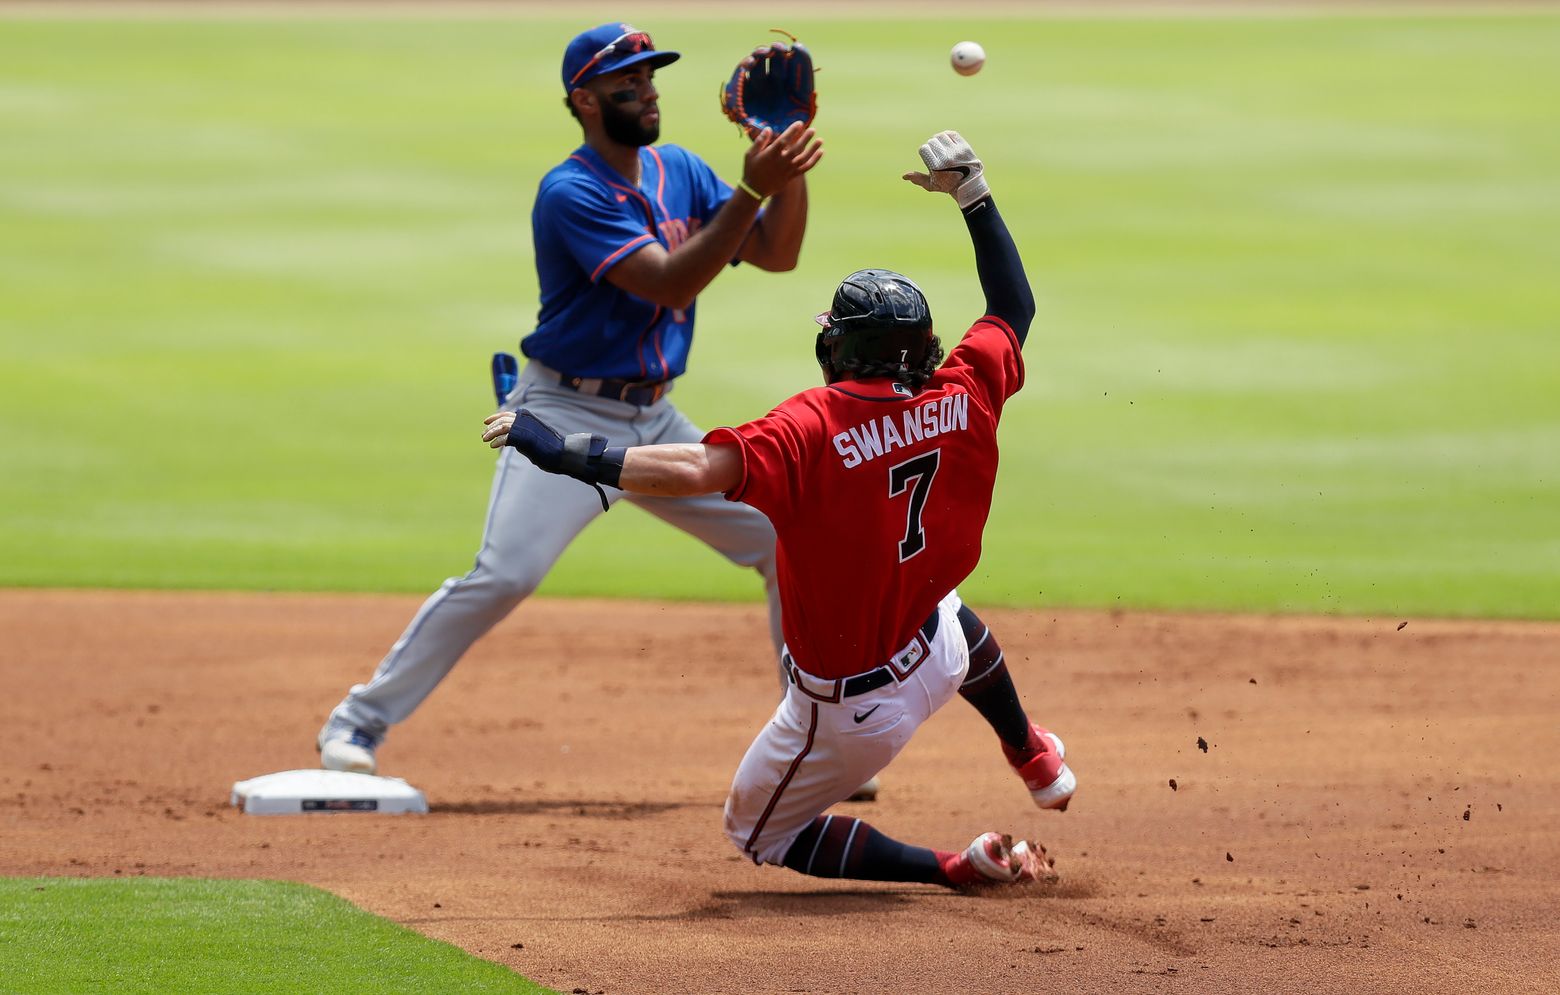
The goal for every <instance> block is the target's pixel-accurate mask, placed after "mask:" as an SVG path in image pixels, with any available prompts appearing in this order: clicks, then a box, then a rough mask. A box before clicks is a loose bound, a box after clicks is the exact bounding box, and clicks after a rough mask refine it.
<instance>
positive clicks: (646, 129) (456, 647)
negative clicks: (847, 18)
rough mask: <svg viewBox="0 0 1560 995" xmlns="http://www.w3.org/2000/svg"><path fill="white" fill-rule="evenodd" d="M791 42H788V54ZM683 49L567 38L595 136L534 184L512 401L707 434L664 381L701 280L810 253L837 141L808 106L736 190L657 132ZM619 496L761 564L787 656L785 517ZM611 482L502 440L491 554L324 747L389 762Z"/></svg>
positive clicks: (603, 32)
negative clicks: (532, 302)
mask: <svg viewBox="0 0 1560 995" xmlns="http://www.w3.org/2000/svg"><path fill="white" fill-rule="evenodd" d="M783 48H784V47H783V46H775V47H774V53H773V54H774V55H775V57H776V58H777V59H778V58H780V57H781V56H780V53H781V51H782V49H783ZM763 51H766V52H767V51H769V49H765V50H763ZM759 54H760V53H755V55H759ZM678 57H679V56H678V53H677V52H668V51H660V50H657V49H656V48H655V46H654V45H653V44H652V42H651V40H650V36H649V35H648V34H646V33H644V32H642V31H638V30H636V29H635V28H633V27H631V26H629V25H627V24H621V23H610V24H603V25H601V26H599V27H596V28H592V29H591V30H589V31H586V32H584V33H582V34H580V35H578V36H577V37H575V38H574V39H573V40H572V41H571V42H569V45H568V47H567V48H566V49H565V51H564V56H563V88H564V93H565V95H566V96H565V101H566V103H567V106H568V109H569V112H570V113H571V114H573V116H574V117H575V118H576V120H578V122H579V124H580V126H581V128H582V129H583V131H584V137H585V141H584V144H582V145H581V146H580V147H579V148H577V149H575V150H574V151H573V152H572V153H570V155H569V156H568V158H566V159H565V160H564V161H563V162H562V163H560V164H559V165H558V166H557V167H555V168H554V169H553V170H552V171H550V172H549V173H548V174H547V175H546V176H545V177H543V178H542V182H541V186H540V189H539V190H538V192H537V196H536V206H535V209H534V210H533V212H532V216H531V226H532V234H533V237H534V240H535V244H536V269H537V277H538V281H539V283H540V289H541V308H540V311H539V313H538V315H537V325H536V329H535V331H533V332H531V333H530V334H529V335H527V336H525V338H524V339H523V340H522V341H521V345H520V348H521V351H522V352H523V353H524V354H525V356H526V357H527V358H528V359H529V362H528V364H527V365H526V367H525V368H524V370H523V371H522V372H521V373H520V376H519V379H518V383H517V384H516V385H515V387H514V389H513V390H512V391H510V392H509V394H508V396H507V397H506V398H505V400H504V403H503V405H502V406H503V407H504V408H506V409H509V410H513V409H515V408H518V407H520V406H522V405H523V406H524V407H526V408H527V409H529V410H531V411H533V412H536V413H537V414H538V415H543V416H545V417H546V418H547V420H548V421H549V422H550V423H551V424H554V425H557V426H560V427H561V428H563V429H564V430H566V431H569V432H591V433H599V434H602V435H607V436H610V437H611V438H621V439H633V440H634V441H636V442H638V443H643V444H649V443H673V442H698V441H699V440H700V439H701V438H703V437H704V432H703V431H702V430H701V429H699V428H696V427H694V425H693V424H692V423H691V422H689V421H688V419H687V418H684V417H683V415H682V414H681V413H680V412H678V410H677V409H676V408H675V407H673V406H672V404H671V402H670V401H669V400H668V397H667V395H668V394H669V393H670V391H671V389H672V386H673V384H674V382H675V381H676V378H677V377H678V376H680V375H681V374H682V373H683V371H684V369H685V368H686V366H687V361H688V349H689V346H690V344H691V343H692V340H693V326H694V312H695V298H696V297H697V296H698V294H699V292H700V291H702V290H703V289H704V288H705V287H706V286H708V285H709V283H710V281H712V280H713V279H714V278H715V277H716V275H717V274H719V273H720V272H721V271H722V270H723V269H724V268H725V267H726V266H727V265H729V264H732V263H735V262H746V263H750V264H752V265H754V266H757V267H759V268H760V269H764V270H769V271H773V272H779V271H784V270H789V269H792V268H794V267H795V265H796V259H797V255H798V253H799V251H800V249H801V244H802V235H803V232H804V231H805V229H806V225H807V188H806V185H805V182H804V180H803V175H804V174H805V173H807V172H808V170H810V169H812V167H813V166H814V165H816V164H817V162H818V160H819V158H821V157H822V155H823V147H822V143H821V142H819V141H818V139H817V138H816V136H815V134H814V132H813V130H812V129H811V128H809V127H806V126H805V125H804V124H803V123H800V122H797V123H793V124H791V125H790V126H789V127H787V128H785V129H784V130H783V131H781V132H779V133H778V134H777V133H776V132H775V131H774V130H772V129H764V130H761V131H759V132H758V133H757V134H756V135H755V136H754V138H753V142H752V144H751V146H750V147H749V148H748V150H747V152H746V154H745V155H744V157H743V161H742V178H741V181H740V182H739V183H738V184H737V186H736V188H735V189H733V188H732V187H731V186H729V185H727V184H726V183H725V182H724V181H722V180H721V178H720V177H719V176H717V175H716V174H715V172H714V171H713V170H711V169H710V167H709V166H707V165H705V163H704V162H703V161H702V160H701V159H700V158H699V157H698V156H696V155H694V154H693V153H691V152H688V151H687V150H685V149H681V148H678V147H677V146H675V145H661V146H657V145H656V144H654V143H655V141H656V139H657V138H658V137H659V135H660V123H661V112H660V106H659V97H658V94H657V92H656V88H655V78H654V77H655V72H656V70H657V69H660V68H662V67H665V66H667V65H670V64H671V63H673V62H675V61H677V59H678ZM621 499H627V500H629V501H632V502H633V503H635V504H637V505H638V506H639V507H641V508H644V509H645V510H646V511H648V512H650V513H651V514H653V515H655V516H657V517H658V518H661V519H663V520H664V521H666V522H669V523H670V524H672V525H675V526H677V527H678V528H680V529H682V530H684V531H685V532H688V533H690V534H692V535H694V536H697V537H698V538H700V539H702V540H704V541H705V542H706V543H708V544H709V545H710V546H711V547H713V548H714V549H716V550H717V551H719V552H720V553H722V554H723V555H725V556H726V558H727V559H729V560H731V561H732V562H733V563H737V564H740V565H742V566H745V567H752V568H754V569H756V570H757V571H758V572H759V573H760V574H761V575H762V576H763V579H764V584H765V588H766V591H767V593H768V596H769V606H770V629H771V637H772V639H773V641H774V644H775V649H776V655H777V656H778V653H779V648H780V645H781V641H782V638H781V635H780V628H779V602H778V598H777V595H776V587H775V554H774V549H775V533H774V530H773V528H772V527H771V526H770V524H769V521H768V520H767V519H766V518H765V517H764V515H763V514H762V513H761V512H759V511H757V510H756V509H753V508H750V507H748V506H746V505H740V504H733V503H731V502H728V501H726V500H724V499H723V498H722V497H721V496H720V495H719V494H713V495H707V496H703V497H691V498H656V497H641V496H638V495H624V494H622V493H621V492H614V494H613V500H621ZM605 501H606V499H605V498H603V499H601V500H598V499H597V496H596V495H595V494H593V493H592V492H591V491H589V490H587V489H584V488H581V487H579V485H577V484H575V483H574V482H573V481H571V480H568V479H567V478H563V477H558V476H554V475H552V474H548V473H545V472H543V471H541V470H539V469H537V468H536V467H534V466H533V465H531V463H530V462H529V461H528V460H526V459H525V458H524V457H523V456H521V455H520V454H519V453H517V452H515V451H514V450H511V449H505V450H503V452H502V454H501V455H500V456H499V460H498V466H497V469H496V472H495V474H494V477H493V487H492V492H491V495H490V497H489V502H488V513H487V525H486V528H485V530H484V533H483V536H482V545H481V548H480V549H479V550H478V551H477V556H476V563H475V565H474V566H473V567H472V569H471V571H470V572H469V573H467V574H465V575H464V576H461V577H452V578H450V579H449V580H447V581H445V582H444V585H443V586H442V587H440V588H439V590H438V591H436V592H434V594H433V595H432V596H430V597H429V598H428V600H427V601H425V602H424V603H423V606H422V608H421V609H420V610H419V611H418V612H417V614H416V616H415V617H413V619H412V621H411V623H410V624H409V625H408V626H407V627H406V630H405V631H404V632H403V633H402V634H401V637H400V638H399V639H398V640H397V641H396V642H395V644H394V645H393V646H392V647H391V648H390V652H389V653H388V654H387V655H386V656H385V658H384V659H383V660H382V661H380V663H379V666H378V668H377V669H376V670H375V671H374V674H373V677H372V678H371V679H370V680H369V682H368V683H367V684H358V685H355V686H354V687H353V688H352V690H351V691H350V692H349V693H348V695H347V697H346V698H345V699H344V700H343V701H342V702H341V703H340V704H339V705H337V706H336V708H335V709H334V710H333V711H332V712H331V714H330V717H329V719H328V720H327V721H326V723H325V726H324V728H323V729H321V730H320V734H319V738H318V746H319V750H320V762H321V764H322V765H323V766H325V767H327V768H331V769H333V770H351V771H361V772H365V773H373V772H374V771H375V770H376V769H377V766H378V765H377V760H376V757H375V750H376V749H377V748H378V746H379V745H380V743H381V742H383V740H384V738H385V735H386V732H387V731H388V730H389V728H390V727H391V726H392V725H394V724H396V723H397V722H401V721H403V720H404V719H406V718H407V716H409V715H411V713H412V712H413V711H414V710H415V709H416V708H417V706H418V705H420V704H421V703H422V701H423V699H425V698H426V697H427V696H428V695H429V693H431V692H432V691H433V689H434V688H435V687H436V686H437V685H438V683H439V682H440V681H441V680H443V679H444V676H445V675H446V674H448V673H449V672H450V669H451V668H452V667H454V666H455V663H456V661H457V660H459V659H460V658H461V656H462V655H463V654H464V653H465V652H466V650H467V649H468V648H469V647H470V646H471V644H472V643H474V642H475V641H476V640H477V639H478V638H479V637H481V636H482V635H483V634H484V633H486V632H487V631H488V630H489V629H490V628H492V627H493V626H494V625H495V624H497V623H498V622H499V621H500V620H501V619H503V618H504V617H505V616H506V615H508V614H509V612H510V611H511V610H513V609H514V608H515V606H516V605H518V604H519V603H520V602H521V601H522V600H524V599H525V598H526V596H527V595H529V594H531V592H532V591H534V590H535V589H536V587H537V585H538V584H539V583H541V581H542V578H543V577H545V576H546V575H547V572H548V571H549V570H550V569H551V568H552V565H553V564H554V563H555V562H556V561H557V559H558V557H559V556H560V555H562V553H563V551H564V549H565V548H567V547H568V545H569V543H570V542H572V541H573V540H574V537H575V536H577V535H579V533H580V531H581V530H582V529H584V528H585V526H586V525H588V524H590V522H591V521H592V520H593V519H594V518H595V517H596V516H597V515H599V514H601V513H602V511H603V504H604V502H605Z"/></svg>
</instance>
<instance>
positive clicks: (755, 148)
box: [742, 121, 823, 197]
mask: <svg viewBox="0 0 1560 995" xmlns="http://www.w3.org/2000/svg"><path fill="white" fill-rule="evenodd" d="M822 158H823V142H822V141H821V140H820V139H819V138H818V133H817V131H816V130H814V129H812V128H809V127H807V126H805V125H803V124H802V123H801V122H800V121H797V122H794V123H793V124H791V125H790V126H789V127H787V128H786V129H785V130H784V131H782V132H780V133H779V134H778V135H777V134H775V133H774V132H773V131H771V130H769V129H768V128H765V129H764V130H763V131H760V132H759V133H758V135H757V136H756V137H755V138H754V139H753V144H752V145H750V146H748V150H747V154H746V155H745V156H743V158H742V182H743V183H746V184H747V185H748V186H750V187H752V188H753V189H754V190H755V191H756V192H757V193H758V195H759V196H760V197H771V196H773V195H775V194H777V193H779V192H780V191H781V190H782V189H784V188H785V185H786V184H788V183H790V182H791V181H792V180H794V179H796V178H797V177H798V176H801V175H803V174H804V173H806V172H807V171H808V170H810V169H812V168H813V167H814V166H816V165H818V160H819V159H822Z"/></svg>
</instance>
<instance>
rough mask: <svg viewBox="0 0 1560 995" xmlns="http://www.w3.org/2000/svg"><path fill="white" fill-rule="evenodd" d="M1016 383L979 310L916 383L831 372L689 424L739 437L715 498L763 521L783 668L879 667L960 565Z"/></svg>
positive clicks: (1012, 352) (1002, 328) (730, 439)
mask: <svg viewBox="0 0 1560 995" xmlns="http://www.w3.org/2000/svg"><path fill="white" fill-rule="evenodd" d="M1023 381H1024V364H1023V359H1022V355H1021V353H1020V352H1019V343H1018V339H1017V338H1016V337H1015V336H1014V334H1013V331H1012V329H1010V328H1008V327H1007V325H1006V324H1005V323H1004V322H1002V321H1001V320H1000V319H997V318H994V317H990V316H988V317H985V318H982V319H981V320H980V321H978V322H976V323H975V325H974V326H973V327H971V328H970V330H969V331H968V332H966V333H965V334H964V338H963V339H962V340H961V341H960V342H959V344H958V346H956V347H955V348H954V350H953V352H952V353H951V354H949V356H948V358H947V360H946V361H945V362H944V363H943V365H942V367H941V368H940V369H938V371H937V372H936V374H934V375H933V377H932V379H931V380H930V381H929V382H928V383H927V384H926V386H925V387H923V388H922V389H921V390H920V391H918V392H912V391H911V390H910V388H909V387H906V386H905V385H903V384H901V383H899V382H897V381H894V380H887V379H872V380H846V381H841V382H839V383H835V384H830V385H828V386H826V387H814V388H813V389H811V390H807V391H803V392H802V393H800V394H797V395H796V396H795V397H793V398H791V399H790V400H788V401H786V402H785V403H783V404H781V405H780V406H779V407H777V408H775V409H774V410H773V411H771V412H770V413H769V414H767V415H765V416H764V417H763V418H759V419H757V420H756V421H750V422H748V423H747V424H745V425H739V426H737V427H736V428H717V429H715V430H714V431H712V432H710V433H709V434H708V435H706V436H705V437H704V441H705V442H707V443H735V444H737V445H738V446H739V447H740V448H741V450H742V463H743V474H742V479H741V481H739V482H738V483H737V485H736V486H735V487H733V488H732V489H731V490H729V491H727V492H726V498H727V500H730V501H742V502H744V503H746V504H750V505H752V506H753V507H755V508H757V509H758V510H760V511H762V512H763V513H764V514H765V515H767V516H769V521H770V522H771V523H773V525H774V527H775V533H776V535H777V537H778V544H777V566H778V568H779V575H780V605H781V610H782V615H783V625H784V630H785V641H786V646H787V647H788V648H789V649H790V652H791V656H792V658H793V659H794V660H795V661H796V664H797V666H799V667H801V668H802V669H803V670H805V671H807V672H808V673H809V674H813V675H815V676H818V677H824V678H836V677H849V676H851V675H853V674H859V673H862V672H864V671H868V670H871V669H873V668H875V667H878V666H881V665H882V664H883V663H885V662H886V661H887V660H888V658H889V657H890V656H891V655H893V654H894V653H895V652H897V651H898V650H900V649H901V648H903V647H904V645H905V644H906V643H908V642H909V641H910V639H911V637H912V636H914V634H915V632H916V630H917V629H918V628H919V627H920V625H921V623H922V622H924V621H926V617H927V616H928V615H930V614H931V612H932V609H933V608H935V607H936V606H937V602H939V601H940V600H942V598H943V596H944V595H946V594H947V593H948V592H949V591H951V590H953V589H954V588H955V587H957V586H958V584H959V582H960V581H962V580H964V578H965V577H968V576H969V575H970V573H971V571H973V570H974V569H975V565H976V563H978V562H979V561H980V542H981V533H982V532H983V531H984V529H985V527H986V517H987V515H988V514H989V513H990V511H991V491H992V487H993V486H994V484H995V483H996V477H997V420H998V419H999V418H1000V417H1001V415H1002V405H1003V403H1004V402H1005V401H1006V400H1007V399H1008V398H1009V397H1011V396H1013V394H1014V393H1016V392H1017V391H1018V389H1019V387H1021V386H1022V385H1023Z"/></svg>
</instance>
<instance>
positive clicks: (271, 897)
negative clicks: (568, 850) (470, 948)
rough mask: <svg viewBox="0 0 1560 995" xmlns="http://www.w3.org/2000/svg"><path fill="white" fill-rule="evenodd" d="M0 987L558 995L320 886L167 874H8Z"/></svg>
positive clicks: (41, 993)
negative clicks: (547, 994)
mask: <svg viewBox="0 0 1560 995" xmlns="http://www.w3.org/2000/svg"><path fill="white" fill-rule="evenodd" d="M0 990H3V991H8V992H27V993H29V995H49V993H54V992H59V993H62V995H63V993H77V992H116V993H129V992H146V993H156V995H165V993H168V992H204V993H209V995H219V993H224V992H234V993H238V992H243V993H245V995H259V993H266V992H275V993H278V995H283V993H285V995H294V993H297V992H313V993H320V995H324V993H329V992H340V993H343V995H346V993H358V992H397V993H411V992H430V993H431V992H510V993H526V995H530V993H541V992H551V991H552V989H550V988H543V987H542V986H540V985H538V984H535V983H534V982H531V981H528V980H526V979H525V978H522V977H521V976H520V975H518V974H515V973H514V972H513V971H510V970H509V969H508V968H505V967H501V966H499V965H497V964H493V963H490V962H488V961H485V960H480V959H478V958H476V957H472V956H471V955H469V954H466V953H464V952H462V951H461V950H459V949H457V948H456V947H453V946H451V945H449V944H448V943H440V942H437V941H435V940H430V939H428V938H427V937H425V936H420V935H418V934H417V933H414V932H412V931H411V930H409V929H405V928H403V927H401V926H397V925H395V924H394V923H391V922H387V921H386V920H384V919H380V918H378V917H377V916H372V915H369V914H368V913H367V912H364V911H362V910H361V909H358V908H355V907H354V906H352V905H350V904H348V903H347V902H344V901H342V900H341V899H339V898H336V897H335V896H333V895H329V894H326V893H325V892H323V891H320V890H319V889H317V888H309V887H306V886H304V885H299V884H284V883H281V882H276V881H199V880H190V879H169V878H134V879H129V880H126V879H108V880H92V879H79V878H10V879H4V878H0Z"/></svg>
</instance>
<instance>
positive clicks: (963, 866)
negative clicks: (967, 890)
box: [932, 850, 979, 887]
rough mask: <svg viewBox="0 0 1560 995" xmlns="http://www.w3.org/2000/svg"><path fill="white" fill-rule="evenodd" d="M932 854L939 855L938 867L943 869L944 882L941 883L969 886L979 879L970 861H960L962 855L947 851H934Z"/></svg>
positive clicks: (953, 885)
mask: <svg viewBox="0 0 1560 995" xmlns="http://www.w3.org/2000/svg"><path fill="white" fill-rule="evenodd" d="M932 853H934V854H936V855H937V866H938V867H940V868H941V869H942V876H943V878H944V880H943V881H942V882H940V883H942V884H946V885H948V886H949V887H955V886H958V885H961V884H969V883H970V882H971V881H974V880H975V879H976V878H977V877H979V875H978V874H977V873H976V872H975V868H974V867H973V866H972V865H971V864H970V862H969V861H967V860H960V859H959V858H960V857H962V856H963V854H962V853H949V852H948V851H947V850H933V851H932Z"/></svg>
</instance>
